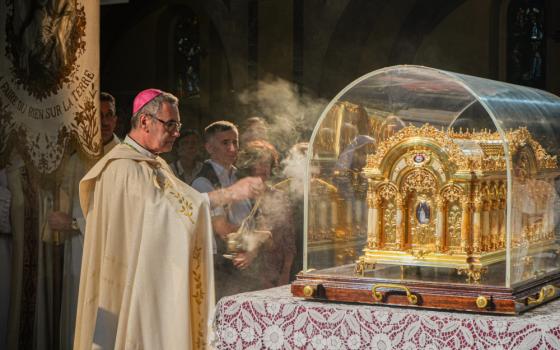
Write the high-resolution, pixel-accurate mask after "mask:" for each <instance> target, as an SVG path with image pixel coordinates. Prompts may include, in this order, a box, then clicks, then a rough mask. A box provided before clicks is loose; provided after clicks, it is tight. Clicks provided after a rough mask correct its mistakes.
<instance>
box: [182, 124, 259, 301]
mask: <svg viewBox="0 0 560 350" xmlns="http://www.w3.org/2000/svg"><path fill="white" fill-rule="evenodd" d="M238 137H239V133H238V131H237V127H236V126H235V125H234V124H233V123H231V122H228V121H225V120H221V121H217V122H214V123H212V124H210V125H208V126H207V127H206V128H205V129H204V142H205V145H204V146H205V147H206V151H207V152H208V154H209V155H210V159H208V160H206V161H205V162H204V164H203V166H202V169H201V171H200V173H199V174H198V177H197V178H196V179H195V180H194V181H193V184H192V186H193V187H194V188H195V189H197V190H198V191H200V192H211V191H219V190H220V189H221V188H225V187H228V186H231V185H232V184H234V183H236V181H237V176H236V171H237V169H236V168H235V167H234V164H235V161H236V160H237V155H238V153H239V141H238ZM251 208H252V205H251V202H250V201H248V200H245V201H239V202H237V203H234V204H232V205H229V206H219V207H216V208H214V210H212V228H213V231H214V240H215V243H216V247H217V250H216V254H215V256H214V264H215V266H214V268H215V280H216V297H217V299H218V300H219V299H220V298H221V297H223V296H228V295H232V294H237V293H240V292H243V291H249V290H252V289H253V287H252V286H253V285H256V284H257V283H258V279H257V276H256V274H250V273H242V272H241V271H240V270H243V269H246V268H247V267H249V266H250V265H251V262H252V261H253V258H254V256H252V254H250V253H247V252H240V253H238V254H236V256H235V258H234V259H233V260H228V259H226V258H224V257H223V254H224V253H226V250H227V236H228V235H229V234H230V233H232V232H235V231H236V230H237V229H238V228H239V226H240V225H241V223H242V221H243V220H244V219H245V218H246V217H247V216H248V215H249V213H250V212H251Z"/></svg>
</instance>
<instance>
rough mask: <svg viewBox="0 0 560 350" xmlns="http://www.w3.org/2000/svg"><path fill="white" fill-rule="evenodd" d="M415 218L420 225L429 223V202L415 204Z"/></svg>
mask: <svg viewBox="0 0 560 350" xmlns="http://www.w3.org/2000/svg"><path fill="white" fill-rule="evenodd" d="M416 220H418V223H419V224H420V225H426V224H428V223H430V204H429V203H428V202H425V201H422V202H420V203H418V205H417V206H416Z"/></svg>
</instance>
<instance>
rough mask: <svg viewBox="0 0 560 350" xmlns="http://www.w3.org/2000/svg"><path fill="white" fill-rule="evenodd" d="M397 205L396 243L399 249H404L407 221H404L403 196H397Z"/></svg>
mask: <svg viewBox="0 0 560 350" xmlns="http://www.w3.org/2000/svg"><path fill="white" fill-rule="evenodd" d="M395 202H396V204H397V215H396V216H397V217H396V225H397V232H396V237H395V243H396V244H397V247H399V249H402V248H403V247H404V241H405V239H404V238H405V237H404V225H405V221H404V211H405V208H404V200H403V198H402V196H401V194H400V193H399V194H397V197H396V200H395Z"/></svg>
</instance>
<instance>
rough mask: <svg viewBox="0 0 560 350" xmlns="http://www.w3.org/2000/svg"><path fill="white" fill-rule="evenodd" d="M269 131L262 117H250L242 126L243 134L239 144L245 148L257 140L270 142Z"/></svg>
mask: <svg viewBox="0 0 560 350" xmlns="http://www.w3.org/2000/svg"><path fill="white" fill-rule="evenodd" d="M269 129H270V126H269V125H268V123H267V121H266V120H265V119H263V118H261V117H250V118H247V119H245V121H244V122H243V125H242V129H241V130H243V132H242V133H241V135H240V136H239V143H240V144H241V146H242V147H243V146H244V145H246V144H247V143H249V142H251V141H255V140H264V141H269V136H270V135H269Z"/></svg>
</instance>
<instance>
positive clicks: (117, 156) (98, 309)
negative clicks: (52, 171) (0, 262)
mask: <svg viewBox="0 0 560 350" xmlns="http://www.w3.org/2000/svg"><path fill="white" fill-rule="evenodd" d="M80 203H81V206H82V210H83V212H84V213H85V215H86V233H85V241H84V253H83V258H82V269H81V281H80V292H79V297H78V314H77V321H76V332H75V341H74V348H75V349H91V348H94V349H113V348H114V349H202V348H205V347H206V339H207V332H208V321H209V318H210V316H211V312H212V311H213V310H212V309H213V306H214V287H213V280H214V278H213V266H212V233H211V232H212V231H211V221H210V212H209V208H208V202H207V200H206V199H205V197H203V195H201V194H200V193H198V192H197V191H196V190H194V189H192V188H191V187H190V186H188V185H186V184H185V183H183V182H181V181H180V180H179V179H177V178H176V177H175V176H174V175H173V173H172V171H171V170H170V168H169V166H168V165H167V163H166V162H165V161H164V160H163V159H161V158H160V157H156V158H150V157H147V156H145V155H142V154H140V153H138V152H137V151H136V150H134V149H133V148H132V147H130V146H128V145H125V144H121V145H118V146H116V147H115V148H114V149H113V150H112V151H111V152H109V153H108V154H107V155H106V156H105V157H103V158H102V159H101V160H100V161H99V162H98V163H97V164H96V165H95V166H94V167H93V168H92V169H91V170H90V171H89V172H88V174H87V175H86V176H85V177H84V178H83V179H82V181H81V183H80Z"/></svg>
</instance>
